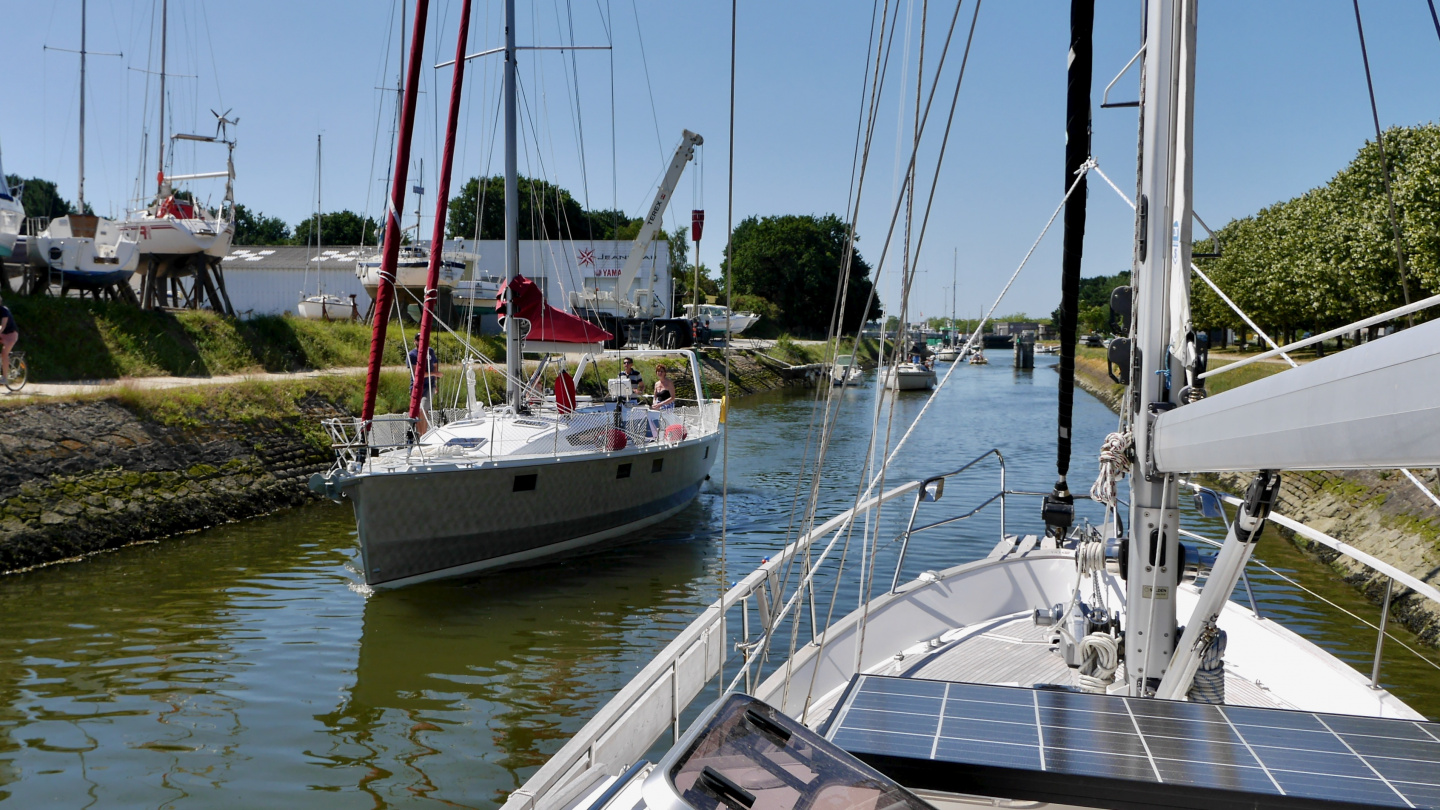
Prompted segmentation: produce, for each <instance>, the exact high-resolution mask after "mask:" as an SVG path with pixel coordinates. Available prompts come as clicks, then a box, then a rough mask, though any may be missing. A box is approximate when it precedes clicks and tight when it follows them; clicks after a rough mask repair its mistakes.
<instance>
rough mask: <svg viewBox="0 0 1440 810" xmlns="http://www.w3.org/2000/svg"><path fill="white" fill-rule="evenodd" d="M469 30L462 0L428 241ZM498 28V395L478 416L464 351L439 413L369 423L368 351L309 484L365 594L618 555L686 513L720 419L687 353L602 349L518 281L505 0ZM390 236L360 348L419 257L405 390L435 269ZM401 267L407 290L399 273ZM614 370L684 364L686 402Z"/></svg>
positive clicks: (398, 197) (426, 398)
mask: <svg viewBox="0 0 1440 810" xmlns="http://www.w3.org/2000/svg"><path fill="white" fill-rule="evenodd" d="M416 14H417V24H416V26H415V31H416V38H417V42H423V40H421V39H419V37H421V36H422V35H423V33H424V26H423V22H422V21H423V20H424V16H423V14H424V11H423V6H422V7H419V8H417V11H416ZM468 17H469V4H468V3H466V4H465V5H464V10H463V11H462V13H461V15H460V22H459V28H458V30H459V32H460V34H459V37H458V44H457V55H456V60H457V61H456V67H455V71H454V77H453V81H454V82H455V89H454V90H453V91H452V96H451V99H452V101H451V107H450V113H449V129H448V134H447V136H446V149H445V154H446V156H447V158H446V163H445V164H444V165H443V166H442V168H441V172H440V174H439V178H440V180H439V183H440V189H439V193H438V195H437V201H438V202H437V205H436V212H435V219H434V225H435V231H434V233H435V235H434V238H433V239H432V244H433V243H438V242H440V241H441V240H442V239H443V237H444V225H445V217H446V214H447V212H448V206H447V202H448V183H449V176H450V174H451V171H450V169H451V166H450V165H449V160H450V156H453V144H454V140H455V130H456V125H457V124H456V122H457V115H458V113H459V106H458V104H459V100H460V97H461V94H460V92H459V88H460V87H461V86H463V85H462V82H463V77H464V69H463V67H464V56H465V43H466V37H467V32H468V25H469V20H468ZM505 23H506V25H505V42H506V44H505V48H504V52H505V68H504V83H505V87H506V93H505V97H506V99H507V102H506V104H505V115H504V138H505V200H506V205H505V223H506V228H505V256H506V260H505V267H506V279H505V282H504V283H503V284H502V285H501V286H500V288H499V290H498V300H497V301H496V311H497V313H498V315H499V319H500V324H501V326H502V328H503V329H504V332H505V343H506V359H505V362H504V363H503V364H499V366H498V367H499V368H504V370H505V371H504V378H505V396H504V400H503V401H502V402H499V403H489V402H486V403H483V404H482V402H481V401H480V389H478V387H477V386H478V382H477V375H478V374H479V373H483V370H485V369H490V368H496V367H497V364H496V363H494V362H492V361H491V360H490V359H489V358H486V357H485V356H483V354H481V353H480V352H479V351H478V349H476V348H474V346H473V344H467V353H466V355H465V357H464V358H463V359H462V360H461V362H460V367H461V369H462V377H463V383H462V386H460V387H457V389H456V390H455V391H454V392H453V394H452V395H451V400H450V402H448V403H447V402H444V401H443V400H442V399H441V396H442V394H444V393H449V392H443V391H442V390H440V389H435V388H427V386H417V387H415V388H414V389H412V392H411V400H410V406H409V409H408V411H407V412H406V413H405V414H395V415H390V416H377V415H376V414H375V400H376V391H377V389H378V385H379V372H380V365H379V358H380V356H381V353H380V352H379V351H372V353H371V364H370V367H369V369H368V375H367V382H366V393H365V400H364V404H363V406H362V412H361V416H360V418H358V419H330V420H325V422H324V426H325V428H326V430H327V431H329V433H330V436H331V439H332V443H333V446H334V448H335V451H336V463H335V465H334V466H333V467H332V468H331V469H330V470H329V471H328V472H327V473H324V474H317V475H316V476H314V477H312V479H311V481H310V486H311V488H312V489H313V490H314V491H316V492H318V493H322V494H324V495H326V496H328V497H330V498H332V499H334V500H337V501H340V500H349V501H350V502H351V504H352V505H353V506H354V510H355V524H356V528H357V530H358V536H359V542H360V557H361V573H362V575H363V577H364V580H365V583H366V584H367V585H369V586H375V587H399V586H404V585H409V584H414V583H418V582H423V581H426V580H432V579H437V578H442V577H452V576H459V575H465V574H473V573H477V572H480V571H486V570H492V569H496V568H501V567H505V566H513V565H521V564H527V563H532V562H535V561H537V560H540V559H543V558H549V557H554V556H557V555H561V554H569V553H574V552H578V551H581V550H585V549H591V548H594V547H597V546H599V545H601V544H603V543H611V542H623V541H625V540H626V539H629V538H630V537H631V536H633V534H634V533H635V532H636V531H637V530H639V529H641V528H644V527H646V526H649V525H652V524H655V523H658V522H660V521H662V520H665V519H666V518H668V517H670V516H672V515H674V514H675V513H677V512H679V511H680V510H681V509H684V508H685V507H686V506H687V505H688V504H689V503H690V502H691V501H692V500H694V498H695V496H696V495H697V494H698V493H699V491H700V487H701V485H702V484H703V483H704V481H705V479H706V478H707V477H708V475H709V472H710V468H711V466H712V465H714V463H715V460H716V458H717V456H718V455H719V452H718V451H719V440H720V435H721V434H720V424H721V422H722V421H723V416H722V413H723V410H722V407H721V403H720V401H718V400H715V399H712V398H710V397H708V396H707V395H706V392H705V388H704V381H703V377H702V375H701V372H700V366H699V361H698V360H697V359H696V357H695V354H694V353H693V352H690V351H680V352H678V353H677V352H662V351H625V352H606V351H604V348H603V347H604V344H605V342H606V341H611V340H613V339H614V335H613V334H611V333H610V332H608V331H606V330H604V329H601V328H600V327H598V326H596V325H595V324H593V323H590V322H589V321H586V320H584V319H582V318H579V317H577V316H575V315H573V314H571V313H569V312H565V311H562V310H560V309H557V308H555V307H553V306H550V305H549V304H547V303H546V301H545V297H544V295H543V293H542V292H541V290H540V288H539V287H538V286H536V284H535V283H534V282H533V281H531V280H530V279H528V278H526V277H524V276H523V275H520V273H519V227H518V217H519V204H518V171H517V131H516V127H517V114H516V108H515V92H514V91H515V82H516V77H515V56H516V50H517V49H516V46H515V16H514V3H513V0H511V2H508V3H507V4H506V14H505ZM418 66H419V62H418V60H412V61H411V70H410V75H409V79H408V81H406V82H405V92H406V94H407V98H406V100H405V103H404V105H403V107H404V109H406V110H408V111H409V112H410V116H411V117H410V119H409V120H402V123H401V127H400V138H399V144H398V148H397V158H396V166H397V167H398V168H397V171H396V173H395V177H394V181H393V185H392V189H391V206H392V208H393V209H395V210H398V208H399V204H400V203H401V202H403V200H404V190H405V187H406V176H405V167H406V162H407V160H408V155H409V150H410V141H411V135H412V131H413V123H414V122H413V114H414V96H415V92H416V90H417V86H416V85H417V80H418ZM399 239H400V231H399V223H398V222H397V220H396V218H395V217H389V218H387V222H386V231H385V237H384V241H383V242H382V246H383V248H382V249H383V250H384V252H383V253H382V254H381V255H380V257H378V259H377V260H376V262H375V264H374V267H375V271H374V274H375V280H376V283H377V289H376V298H375V302H376V303H375V307H376V312H377V316H376V317H375V318H374V326H373V329H374V333H373V336H372V349H373V348H377V347H382V346H384V344H385V335H386V331H387V324H388V320H389V319H388V318H387V317H386V313H388V312H389V310H390V307H391V302H392V301H393V300H394V298H395V296H396V295H397V288H401V287H403V286H404V285H406V284H407V283H413V281H409V280H410V279H414V278H416V277H418V276H419V275H420V271H419V267H420V266H421V261H422V260H424V262H425V271H424V276H423V278H421V284H422V286H421V290H422V294H421V296H419V298H418V300H419V301H421V302H424V305H423V306H422V313H421V320H420V329H419V334H418V335H417V339H416V342H415V349H414V350H413V354H412V356H413V358H414V359H413V360H412V361H411V363H412V365H413V366H414V367H413V368H412V374H413V377H412V379H428V378H430V377H431V374H432V373H433V372H434V371H435V370H434V369H431V368H428V366H429V360H428V358H429V356H430V353H431V352H432V351H433V350H432V344H431V342H430V339H431V334H432V331H433V329H434V328H435V326H436V324H437V322H438V320H439V319H438V315H437V312H436V307H435V306H434V302H435V301H436V300H437V298H438V292H439V290H438V288H439V285H440V283H441V279H442V277H443V275H444V272H445V269H444V265H445V262H444V261H443V260H442V258H441V256H440V255H439V254H437V253H434V252H428V251H423V249H421V248H415V249H412V250H411V251H408V252H406V251H405V250H404V249H403V248H402V247H401V246H400V244H399ZM361 266H362V267H364V266H365V264H364V263H363V262H362V263H361ZM402 269H408V270H409V272H410V273H411V275H409V276H406V275H402V272H401V270H402ZM440 325H441V326H444V324H443V322H441V323H440ZM525 354H531V355H539V356H540V357H541V360H540V362H539V364H538V367H537V368H536V369H535V370H534V371H533V372H532V373H530V374H529V375H526V374H525V369H524V367H523V365H522V362H521V358H522V356H523V355H525ZM622 356H623V357H632V358H647V357H648V358H658V357H664V356H672V357H680V358H683V362H684V364H685V366H684V368H685V371H686V372H688V376H689V379H688V380H684V379H683V378H682V377H681V370H680V369H679V368H677V369H676V371H677V380H676V382H677V383H681V384H682V385H683V384H685V383H688V388H689V390H688V391H687V390H683V389H682V390H676V391H675V392H674V394H673V396H671V397H669V398H668V399H666V400H663V401H659V402H655V401H651V402H648V403H647V402H646V401H645V400H644V398H643V396H642V392H639V391H635V390H633V389H632V384H631V381H630V379H629V378H628V377H626V376H624V375H622V374H620V373H619V369H620V359H621V357H622ZM574 358H579V359H578V362H577V365H576V366H575V371H574V373H573V375H572V373H571V372H570V371H569V366H568V363H569V362H570V360H572V359H574ZM602 364H604V365H605V366H606V368H605V369H604V370H603V372H602ZM610 364H613V372H612V371H611V370H610ZM587 372H590V373H593V374H595V375H596V376H597V377H603V374H605V373H614V374H615V375H616V376H614V377H611V378H608V379H600V382H601V383H602V384H601V385H600V386H599V387H600V388H601V389H602V390H603V391H604V394H603V395H601V396H599V397H598V398H596V397H594V396H589V397H587V396H583V395H581V394H579V392H578V390H577V386H576V380H577V379H579V380H585V379H586V376H587ZM550 375H553V376H550ZM485 390H488V383H487V386H486V389H485Z"/></svg>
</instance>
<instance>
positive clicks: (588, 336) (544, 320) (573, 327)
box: [495, 275, 615, 344]
mask: <svg viewBox="0 0 1440 810" xmlns="http://www.w3.org/2000/svg"><path fill="white" fill-rule="evenodd" d="M507 288H509V289H511V290H512V294H511V296H510V297H511V298H512V299H513V300H514V301H515V314H516V315H517V316H518V317H521V318H524V319H525V320H527V321H529V322H530V331H529V333H528V334H526V335H525V336H524V339H525V340H526V341H535V342H550V343H585V344H594V343H604V342H605V341H607V340H614V339H615V336H614V335H612V334H610V333H609V332H606V331H605V330H604V329H601V328H600V327H598V326H596V325H595V324H593V323H590V322H589V321H587V320H585V319H584V318H579V317H576V316H574V315H571V314H570V313H568V312H565V311H564V310H560V309H556V308H555V307H552V306H550V305H549V304H547V303H545V294H544V293H542V292H540V288H539V287H537V286H535V282H533V281H531V280H530V279H528V278H526V277H524V276H521V275H517V276H515V278H514V280H512V281H507V282H505V283H503V284H501V285H500V294H499V296H498V298H497V300H496V302H495V313H496V314H497V315H498V316H499V320H500V326H501V327H502V328H504V327H505V316H506V315H508V314H509V313H507V312H506V304H505V290H506V289H507Z"/></svg>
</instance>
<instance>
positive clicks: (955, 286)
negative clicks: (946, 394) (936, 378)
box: [935, 248, 960, 363]
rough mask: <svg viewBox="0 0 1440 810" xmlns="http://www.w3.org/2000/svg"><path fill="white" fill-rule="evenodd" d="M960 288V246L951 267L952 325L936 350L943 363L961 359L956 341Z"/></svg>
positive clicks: (956, 250) (938, 358)
mask: <svg viewBox="0 0 1440 810" xmlns="http://www.w3.org/2000/svg"><path fill="white" fill-rule="evenodd" d="M959 290H960V248H955V252H954V259H953V262H952V265H951V268H950V325H949V328H948V329H946V330H945V336H944V338H943V339H942V342H941V344H940V347H939V348H937V349H936V350H935V359H936V360H939V361H940V362H942V363H953V362H955V361H956V360H959V359H960V344H959V343H957V342H956V337H957V334H958V333H957V332H956V331H955V300H956V298H957V297H958V295H959Z"/></svg>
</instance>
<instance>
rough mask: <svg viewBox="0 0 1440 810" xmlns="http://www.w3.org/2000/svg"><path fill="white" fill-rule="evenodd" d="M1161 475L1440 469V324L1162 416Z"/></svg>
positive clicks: (1158, 436) (1156, 443)
mask: <svg viewBox="0 0 1440 810" xmlns="http://www.w3.org/2000/svg"><path fill="white" fill-rule="evenodd" d="M1152 446H1153V448H1154V463H1155V470H1156V471H1157V472H1233V471H1245V470H1261V469H1268V470H1356V469H1398V468H1401V467H1436V466H1440V321H1431V322H1429V323H1425V324H1421V325H1419V326H1416V327H1414V328H1412V329H1404V330H1401V331H1400V332H1397V333H1396V334H1393V335H1390V336H1388V337H1384V338H1381V339H1379V340H1373V341H1371V342H1369V343H1366V344H1363V345H1361V346H1356V347H1355V348H1353V349H1349V350H1347V351H1343V352H1340V353H1338V354H1332V355H1330V356H1329V357H1325V358H1323V359H1320V360H1315V361H1313V362H1310V363H1306V364H1305V365H1302V366H1300V367H1299V368H1292V369H1289V370H1286V371H1282V372H1280V373H1279V374H1276V375H1274V376H1273V377H1266V378H1265V379H1263V380H1256V381H1255V382H1251V383H1246V384H1245V385H1242V386H1240V387H1238V388H1233V389H1231V390H1229V391H1225V392H1224V393H1221V394H1216V395H1215V396H1212V397H1210V398H1208V399H1203V400H1201V401H1199V402H1196V403H1192V404H1190V405H1184V406H1182V407H1179V408H1176V409H1175V410H1173V411H1169V412H1167V413H1164V414H1161V415H1160V417H1159V419H1157V420H1156V421H1155V433H1154V439H1153V444H1152Z"/></svg>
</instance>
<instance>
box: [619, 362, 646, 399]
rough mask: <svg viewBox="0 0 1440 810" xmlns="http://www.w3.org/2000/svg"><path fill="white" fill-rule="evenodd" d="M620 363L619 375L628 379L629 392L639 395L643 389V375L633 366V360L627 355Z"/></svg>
mask: <svg viewBox="0 0 1440 810" xmlns="http://www.w3.org/2000/svg"><path fill="white" fill-rule="evenodd" d="M621 365H622V368H621V369H620V376H622V377H624V378H626V379H627V380H629V381H630V391H631V393H633V394H634V395H635V396H637V397H638V396H640V392H641V391H643V390H644V389H645V377H644V376H643V375H642V374H641V373H640V372H639V370H638V369H636V368H635V361H634V360H631V359H630V358H628V357H627V358H625V360H624V361H623V362H622V364H621Z"/></svg>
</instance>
